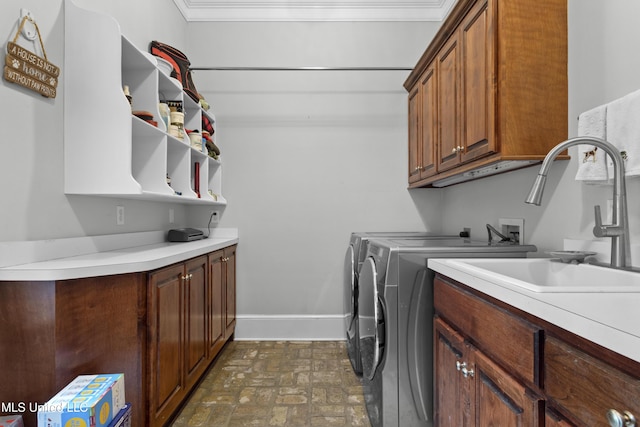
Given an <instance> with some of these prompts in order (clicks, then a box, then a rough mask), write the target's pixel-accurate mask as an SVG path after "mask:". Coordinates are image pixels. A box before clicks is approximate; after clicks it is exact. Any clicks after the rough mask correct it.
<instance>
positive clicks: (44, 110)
mask: <svg viewBox="0 0 640 427" xmlns="http://www.w3.org/2000/svg"><path fill="white" fill-rule="evenodd" d="M77 4H78V5H79V6H81V7H85V8H87V9H90V10H95V11H100V12H105V13H108V14H109V15H111V16H113V17H114V18H115V19H116V20H118V22H119V23H120V26H121V28H122V32H123V33H124V34H125V35H126V36H127V38H129V39H130V40H131V41H132V42H133V43H134V44H136V45H137V46H138V47H140V48H141V49H144V50H146V49H147V46H148V44H149V42H150V41H151V40H152V39H154V38H157V39H160V40H162V41H166V42H167V43H174V44H175V45H176V46H184V42H185V28H186V25H187V24H186V23H185V21H184V20H183V19H182V16H181V15H180V13H179V12H178V9H177V8H176V7H175V5H174V3H173V2H172V1H171V0H161V1H158V0H144V1H135V2H131V1H125V0H114V1H109V2H106V1H97V0H78V1H77ZM63 5H64V2H63V1H62V0H47V1H42V0H24V1H18V0H4V1H3V3H2V14H0V34H1V35H2V36H3V39H4V40H5V41H6V40H13V37H14V35H15V32H16V29H17V26H18V25H19V21H20V9H21V8H25V9H28V10H30V11H31V12H32V13H33V16H34V17H35V19H36V22H37V24H38V27H39V29H40V32H41V34H42V38H43V40H44V45H45V49H46V53H47V57H48V59H49V61H50V62H52V63H54V64H55V65H57V66H58V67H60V68H61V77H60V78H59V85H58V95H57V97H56V98H55V99H46V98H43V97H41V96H40V95H37V94H36V93H35V92H31V91H28V90H26V89H24V88H22V87H20V86H17V85H15V84H11V83H7V82H6V81H5V80H4V79H2V81H1V83H0V99H1V100H2V102H1V103H0V125H1V128H2V136H1V137H0V141H1V142H0V182H1V183H2V184H3V203H2V209H0V241H16V240H41V239H52V238H60V237H75V236H85V235H97V234H112V233H123V232H131V231H147V230H158V229H168V228H170V227H169V216H168V210H169V206H168V205H162V204H158V203H148V202H136V201H131V200H119V199H104V198H97V197H80V196H65V195H64V189H63V129H62V122H63V116H62V114H63V113H62V112H63V105H64V73H65V69H64V56H63V55H64V9H63ZM87 40H88V42H90V43H92V42H94V41H91V35H90V34H88V35H87ZM19 43H21V44H23V43H24V42H23V41H19ZM23 45H24V46H25V47H26V48H28V49H30V50H33V51H34V52H36V53H40V51H39V46H29V45H28V44H26V43H25V44H23ZM2 46H3V52H5V51H4V46H5V43H2ZM96 49H100V46H99V44H98V43H96ZM2 58H4V53H3V55H2ZM95 66H100V65H99V64H95ZM99 102H100V100H99V99H97V100H87V103H88V105H91V104H97V103H99ZM96 132H100V129H96ZM87 137H88V138H90V137H91V135H87ZM87 160H88V161H100V154H99V153H96V158H95V159H87ZM116 205H123V206H125V225H124V226H117V225H116V221H115V212H116ZM172 207H173V208H174V210H175V214H176V225H178V224H180V223H182V224H184V223H185V221H186V210H185V209H184V208H183V207H182V206H179V205H177V206H172Z"/></svg>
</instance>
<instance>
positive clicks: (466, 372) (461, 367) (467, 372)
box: [456, 360, 475, 378]
mask: <svg viewBox="0 0 640 427" xmlns="http://www.w3.org/2000/svg"><path fill="white" fill-rule="evenodd" d="M456 370H458V371H460V372H462V376H463V377H465V378H469V377H471V378H473V375H474V374H475V372H473V369H469V368H467V362H462V363H460V361H458V360H457V361H456Z"/></svg>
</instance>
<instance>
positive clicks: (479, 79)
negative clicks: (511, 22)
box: [460, 0, 496, 162]
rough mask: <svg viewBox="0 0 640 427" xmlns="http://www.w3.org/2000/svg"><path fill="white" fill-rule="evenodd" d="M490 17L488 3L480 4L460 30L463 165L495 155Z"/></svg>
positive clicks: (481, 2) (492, 56)
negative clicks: (486, 155)
mask: <svg viewBox="0 0 640 427" xmlns="http://www.w3.org/2000/svg"><path fill="white" fill-rule="evenodd" d="M491 3H493V1H492V2H491ZM492 16H493V14H491V13H490V11H489V4H488V2H487V0H485V1H480V2H478V4H476V5H475V6H474V7H473V9H471V11H469V13H468V14H467V16H466V18H465V20H464V21H463V22H462V24H461V26H460V28H461V32H460V55H461V58H462V59H461V67H462V79H461V82H462V85H461V86H462V94H461V103H462V111H461V113H462V116H463V120H462V122H461V123H462V124H463V127H462V135H461V138H462V151H461V160H462V161H463V162H464V161H468V160H473V159H475V158H477V157H480V156H483V155H485V154H490V153H493V152H494V151H495V145H496V141H495V85H494V77H493V76H494V73H495V65H494V63H493V61H494V47H493V37H492V33H491V31H492V28H493V26H492V23H491V21H490V19H491V17H492Z"/></svg>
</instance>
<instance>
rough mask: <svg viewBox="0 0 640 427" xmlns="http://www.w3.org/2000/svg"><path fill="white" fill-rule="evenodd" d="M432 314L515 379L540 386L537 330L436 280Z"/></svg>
mask: <svg viewBox="0 0 640 427" xmlns="http://www.w3.org/2000/svg"><path fill="white" fill-rule="evenodd" d="M434 303H435V309H436V313H438V314H439V315H440V316H442V317H444V318H445V319H447V320H448V321H449V322H450V323H451V324H453V325H455V326H456V327H457V328H458V329H459V330H460V331H461V332H462V333H463V334H464V335H465V336H467V337H473V344H474V345H475V346H476V347H478V348H480V349H481V350H482V351H483V352H484V353H486V354H488V355H490V356H491V357H492V358H493V359H494V360H496V361H497V362H499V363H500V364H501V365H502V366H503V367H504V368H506V369H507V370H508V371H509V372H511V373H512V374H513V375H514V376H516V377H517V378H520V379H522V380H524V381H528V382H530V383H533V384H536V385H540V369H539V368H540V365H539V361H540V357H539V352H540V349H541V340H542V335H543V334H542V332H541V330H540V328H538V327H536V326H534V325H532V324H530V323H529V322H527V321H525V320H523V319H520V318H518V317H516V316H514V315H513V314H511V313H509V312H507V311H506V310H503V309H501V308H500V307H498V306H496V305H494V304H491V303H490V302H488V301H485V300H483V299H481V298H479V297H478V296H475V295H472V294H471V293H468V292H466V291H463V290H462V289H460V288H458V287H456V286H455V285H452V284H450V283H447V282H445V281H444V280H442V279H441V278H439V277H436V280H435V283H434Z"/></svg>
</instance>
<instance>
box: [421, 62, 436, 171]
mask: <svg viewBox="0 0 640 427" xmlns="http://www.w3.org/2000/svg"><path fill="white" fill-rule="evenodd" d="M436 97H437V94H436V69H435V66H434V65H433V64H432V65H429V66H428V67H427V69H426V71H425V72H424V74H423V75H422V77H421V78H420V120H419V122H421V125H420V126H419V127H418V131H419V132H420V138H418V143H419V144H420V148H421V149H420V150H419V151H418V152H419V153H420V179H423V178H427V177H429V176H432V175H435V174H436V172H437V168H436V148H437V129H438V120H437V119H438V115H437V104H436V99H437V98H436Z"/></svg>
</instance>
